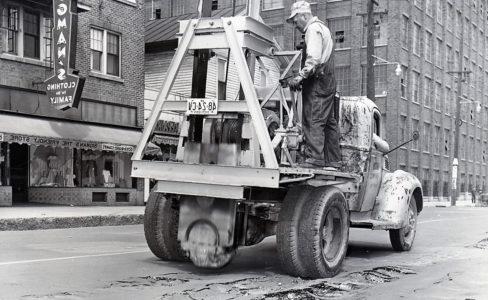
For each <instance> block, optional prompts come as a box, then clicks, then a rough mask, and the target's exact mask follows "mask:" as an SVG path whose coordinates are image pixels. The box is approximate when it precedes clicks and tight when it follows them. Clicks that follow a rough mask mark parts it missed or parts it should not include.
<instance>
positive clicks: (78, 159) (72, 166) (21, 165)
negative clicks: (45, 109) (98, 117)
mask: <svg viewBox="0 0 488 300" xmlns="http://www.w3.org/2000/svg"><path fill="white" fill-rule="evenodd" d="M139 136H140V131H139V130H135V129H127V128H121V127H114V126H103V125H95V124H89V123H81V122H72V121H64V120H63V121H58V120H53V119H48V118H33V117H30V116H21V115H15V114H2V115H1V116H0V144H1V146H0V205H3V206H9V205H12V203H21V202H35V203H50V204H63V205H137V204H142V203H143V195H142V191H140V192H138V191H137V188H136V187H137V184H136V179H132V178H131V176H130V173H131V155H132V152H133V151H134V149H135V145H136V144H137V142H138V140H139Z"/></svg>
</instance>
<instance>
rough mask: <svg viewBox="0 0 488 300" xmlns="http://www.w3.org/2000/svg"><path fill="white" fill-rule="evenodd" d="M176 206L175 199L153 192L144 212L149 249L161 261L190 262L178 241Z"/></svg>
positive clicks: (177, 208) (177, 212)
mask: <svg viewBox="0 0 488 300" xmlns="http://www.w3.org/2000/svg"><path fill="white" fill-rule="evenodd" d="M173 202H175V203H173ZM173 204H174V205H173ZM176 204H177V203H176V200H175V199H172V198H166V197H165V196H164V195H163V194H161V193H154V192H151V193H150V194H149V199H148V201H147V203H146V210H145V212H144V235H145V236H146V242H147V245H148V246H149V249H151V252H152V253H154V255H156V256H157V257H159V258H160V259H162V260H166V261H189V259H188V256H187V255H186V254H185V252H184V251H183V249H181V246H180V242H179V241H178V221H179V207H178V206H177V205H176Z"/></svg>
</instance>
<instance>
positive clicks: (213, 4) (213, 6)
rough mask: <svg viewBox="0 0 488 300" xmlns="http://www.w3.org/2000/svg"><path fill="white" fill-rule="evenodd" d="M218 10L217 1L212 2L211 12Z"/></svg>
mask: <svg viewBox="0 0 488 300" xmlns="http://www.w3.org/2000/svg"><path fill="white" fill-rule="evenodd" d="M218 8H219V1H218V0H212V10H217V9H218Z"/></svg>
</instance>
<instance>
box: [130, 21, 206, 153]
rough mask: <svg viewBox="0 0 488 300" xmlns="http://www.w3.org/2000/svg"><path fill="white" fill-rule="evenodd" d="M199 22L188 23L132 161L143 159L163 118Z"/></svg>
mask: <svg viewBox="0 0 488 300" xmlns="http://www.w3.org/2000/svg"><path fill="white" fill-rule="evenodd" d="M198 22H199V21H198V19H194V20H191V21H190V22H188V24H187V26H186V29H185V33H184V34H183V37H182V38H181V42H180V45H179V46H178V48H177V50H176V53H175V56H174V58H173V60H172V61H171V64H170V65H169V68H168V71H167V73H166V74H168V75H167V77H166V79H165V80H164V83H163V86H162V88H161V90H160V92H159V94H158V97H157V98H156V103H154V107H153V109H152V111H151V115H150V116H149V119H148V120H147V123H146V125H145V126H144V131H143V132H142V136H141V139H140V140H139V143H138V144H137V147H136V149H135V151H134V155H132V160H141V159H142V156H143V152H144V148H145V147H146V144H147V143H148V141H149V137H150V136H151V134H152V133H153V132H154V129H155V128H156V124H157V122H158V120H159V117H160V116H161V110H162V108H163V105H164V102H165V101H166V100H167V98H168V95H169V91H170V90H171V87H172V86H173V83H174V81H175V79H176V75H177V74H178V71H179V69H180V67H181V62H182V61H183V58H184V56H185V54H186V51H187V49H188V46H189V45H190V42H191V40H192V38H193V35H194V31H195V28H196V26H197V25H198Z"/></svg>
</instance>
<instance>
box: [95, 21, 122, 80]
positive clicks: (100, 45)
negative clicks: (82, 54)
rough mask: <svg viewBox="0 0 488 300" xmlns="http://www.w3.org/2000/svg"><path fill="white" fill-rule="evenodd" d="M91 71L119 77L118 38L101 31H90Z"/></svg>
mask: <svg viewBox="0 0 488 300" xmlns="http://www.w3.org/2000/svg"><path fill="white" fill-rule="evenodd" d="M90 49H91V69H92V71H96V72H99V73H102V74H107V75H113V76H120V36H119V35H117V34H115V33H112V32H109V31H107V30H103V29H96V28H91V29H90Z"/></svg>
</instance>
